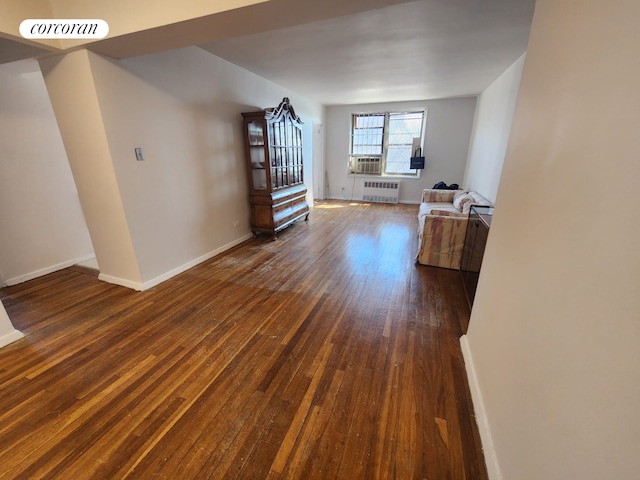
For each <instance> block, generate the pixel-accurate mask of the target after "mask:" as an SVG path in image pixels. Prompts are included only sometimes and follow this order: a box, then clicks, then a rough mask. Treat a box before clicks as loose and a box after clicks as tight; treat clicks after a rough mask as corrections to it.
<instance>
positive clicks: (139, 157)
mask: <svg viewBox="0 0 640 480" xmlns="http://www.w3.org/2000/svg"><path fill="white" fill-rule="evenodd" d="M136 160H138V161H142V160H144V153H142V148H140V147H136Z"/></svg>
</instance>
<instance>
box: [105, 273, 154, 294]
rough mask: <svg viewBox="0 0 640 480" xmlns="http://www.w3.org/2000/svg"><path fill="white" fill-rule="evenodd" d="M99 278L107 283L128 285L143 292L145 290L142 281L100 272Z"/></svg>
mask: <svg viewBox="0 0 640 480" xmlns="http://www.w3.org/2000/svg"><path fill="white" fill-rule="evenodd" d="M98 280H102V281H103V282H107V283H113V284H114V285H120V286H121V287H127V288H130V289H132V290H137V291H138V292H141V291H142V290H143V288H142V283H140V282H134V281H132V280H127V279H126V278H120V277H114V276H113V275H106V274H104V273H100V274H98Z"/></svg>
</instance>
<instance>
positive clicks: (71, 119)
mask: <svg viewBox="0 0 640 480" xmlns="http://www.w3.org/2000/svg"><path fill="white" fill-rule="evenodd" d="M40 67H41V69H42V74H43V76H44V80H45V83H46V85H47V90H48V92H49V97H50V98H51V104H52V105H53V110H54V112H55V115H56V120H57V122H58V126H59V128H60V133H61V135H62V139H63V142H64V146H65V149H66V151H67V156H68V158H69V163H70V165H71V170H72V172H73V176H74V179H75V182H76V186H77V189H78V194H79V196H80V204H81V205H82V210H83V212H84V216H85V219H86V222H87V227H88V228H89V233H90V234H91V240H92V243H93V246H94V249H95V253H96V258H97V260H98V265H99V268H100V279H101V280H105V281H108V282H111V283H116V284H119V285H123V286H126V287H129V288H134V289H136V290H141V289H142V278H141V274H140V269H139V266H138V262H137V259H136V255H135V251H134V247H133V243H132V239H131V234H130V231H129V226H128V223H127V219H126V216H125V210H124V206H123V203H122V198H121V195H120V190H119V188H118V183H117V179H116V174H115V170H114V166H113V159H112V157H111V153H110V150H109V144H108V140H107V134H106V131H105V126H104V122H103V118H102V113H101V110H100V104H99V101H98V95H97V92H96V88H95V82H94V77H93V72H92V70H91V65H90V62H89V53H88V52H87V51H86V50H78V51H75V52H71V53H69V54H66V55H63V56H59V57H52V58H46V59H43V60H41V61H40Z"/></svg>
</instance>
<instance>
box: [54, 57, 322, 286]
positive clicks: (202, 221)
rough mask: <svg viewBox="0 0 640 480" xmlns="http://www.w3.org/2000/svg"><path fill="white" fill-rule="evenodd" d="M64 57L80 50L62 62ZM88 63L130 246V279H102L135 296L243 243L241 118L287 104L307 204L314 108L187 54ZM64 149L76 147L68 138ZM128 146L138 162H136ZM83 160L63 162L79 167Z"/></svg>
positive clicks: (317, 117)
mask: <svg viewBox="0 0 640 480" xmlns="http://www.w3.org/2000/svg"><path fill="white" fill-rule="evenodd" d="M74 55H85V53H83V52H78V53H72V54H69V55H67V56H66V57H70V56H74ZM88 59H89V64H90V70H91V74H92V80H91V81H90V82H87V83H88V86H89V87H90V88H88V89H89V90H93V91H95V94H96V98H97V100H98V104H99V108H96V109H94V112H99V115H100V125H99V127H100V129H102V130H103V131H104V135H105V139H106V145H105V146H103V147H101V148H100V152H101V154H103V155H106V156H108V161H109V164H110V166H111V167H112V168H113V171H114V173H115V181H116V183H117V194H118V200H119V202H121V204H122V208H123V211H124V218H125V219H126V225H119V226H118V227H117V229H119V230H121V231H122V232H123V233H124V232H125V231H126V236H128V238H130V239H131V245H132V248H133V252H134V256H135V263H136V266H137V268H139V272H140V277H139V278H136V277H135V276H133V277H132V278H128V277H126V276H123V277H122V278H118V275H114V276H113V277H109V278H107V277H105V279H108V280H110V281H114V282H115V283H120V284H123V285H127V286H132V287H133V288H138V289H145V288H148V287H150V286H152V285H155V284H157V283H158V282H160V281H162V280H164V279H166V278H169V277H170V276H172V275H174V274H176V273H179V272H180V271H183V270H185V269H187V268H189V267H190V266H192V265H194V264H196V263H198V262H200V261H202V260H204V259H206V258H209V257H210V256H212V255H214V254H216V253H218V252H220V251H222V250H224V249H227V248H229V247H230V246H233V245H235V244H237V243H239V242H241V241H243V240H246V239H247V238H249V237H250V236H251V232H250V226H249V200H248V186H247V179H246V174H245V171H246V170H245V163H244V162H245V161H244V147H243V134H242V128H241V126H242V117H241V115H240V113H241V112H244V111H253V110H259V109H262V108H267V107H275V106H277V105H278V104H279V103H280V102H281V101H282V98H283V97H285V96H288V97H289V98H290V99H291V103H292V105H293V106H294V108H295V110H296V113H297V114H298V115H300V116H301V117H302V119H303V121H304V122H305V125H304V130H303V134H304V140H305V146H304V151H303V154H304V156H305V183H306V185H307V187H308V189H309V191H310V193H309V199H310V200H312V194H311V192H312V186H313V168H312V154H313V148H312V137H313V135H312V124H313V122H317V123H322V122H323V120H324V118H323V115H324V110H323V107H322V106H321V105H319V104H316V103H314V102H311V101H309V100H306V99H304V98H302V97H300V96H299V95H296V94H294V93H293V92H290V91H288V90H285V89H283V88H282V87H279V86H278V85H276V84H274V83H271V82H269V81H267V80H265V79H263V78H261V77H258V76H257V75H254V74H252V73H250V72H248V71H246V70H244V69H242V68H239V67H237V66H235V65H233V64H231V63H229V62H227V61H225V60H222V59H220V58H218V57H215V56H214V55H212V54H210V53H208V52H206V51H204V50H202V49H200V48H197V47H189V48H184V49H178V50H172V51H169V52H163V53H158V54H154V55H148V56H142V57H136V58H132V59H128V60H123V61H115V60H109V59H106V58H104V57H100V56H98V55H95V54H92V53H89V54H88ZM47 77H48V75H47ZM89 83H90V85H89ZM74 88H76V87H74ZM85 104H86V102H85ZM55 106H56V102H54V107H55ZM61 108H64V106H61ZM80 120H81V119H79V118H78V119H75V121H76V122H77V121H80ZM72 125H73V124H72ZM94 130H97V128H94ZM64 133H65V132H64V131H63V135H64ZM67 133H68V135H69V136H72V135H74V132H71V131H69V132H67ZM71 143H72V144H73V145H74V148H75V146H77V147H78V148H83V146H82V145H81V140H80V139H78V138H74V139H73V141H72V142H71ZM136 147H141V148H142V149H143V152H144V155H145V160H144V161H137V160H136V158H135V155H134V149H135V148H136ZM87 155H88V152H84V153H83V152H78V153H76V154H74V155H73V157H74V158H76V157H77V158H79V160H78V163H81V162H86V160H85V159H84V158H85V157H86V156H87ZM71 157H72V155H70V158H71ZM73 163H74V162H73V161H72V164H73ZM85 180H86V181H87V182H90V181H92V179H91V178H87V177H85ZM93 180H95V178H94V179H93ZM81 183H82V182H81ZM93 190H95V189H93ZM80 191H81V194H82V192H83V189H82V188H80ZM87 195H94V193H92V192H89V193H87ZM96 216H98V215H96ZM100 220H103V218H100ZM236 221H238V222H239V226H238V227H237V228H236V227H234V223H235V222H236ZM89 224H90V225H89V226H90V228H91V221H90V220H89ZM112 230H113V229H112ZM92 234H93V230H92ZM109 234H110V235H112V234H113V232H110V233H109ZM94 243H97V241H95V240H94ZM96 253H97V254H98V260H99V263H100V264H101V265H102V264H103V262H102V261H101V259H100V252H99V251H98V248H96ZM129 263H131V262H129ZM101 270H102V268H101Z"/></svg>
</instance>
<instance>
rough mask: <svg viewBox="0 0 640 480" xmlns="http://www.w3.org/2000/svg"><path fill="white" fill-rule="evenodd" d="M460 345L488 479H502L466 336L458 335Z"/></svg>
mask: <svg viewBox="0 0 640 480" xmlns="http://www.w3.org/2000/svg"><path fill="white" fill-rule="evenodd" d="M460 347H461V349H462V355H463V357H464V364H465V368H466V370H467V378H468V379H469V390H470V391H471V400H472V402H473V410H474V412H475V415H476V420H477V422H478V430H479V431H480V441H481V442H482V450H483V452H484V461H485V463H486V465H487V473H488V474H489V479H490V480H502V473H501V471H500V464H499V463H498V457H497V455H496V449H495V446H494V444H493V437H492V435H491V429H490V428H489V419H488V418H487V411H486V410H485V408H484V401H483V399H482V391H481V390H480V383H479V382H478V376H477V374H476V369H475V364H474V363H473V355H472V354H471V348H470V346H469V341H468V340H467V336H466V335H463V336H462V337H460Z"/></svg>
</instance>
